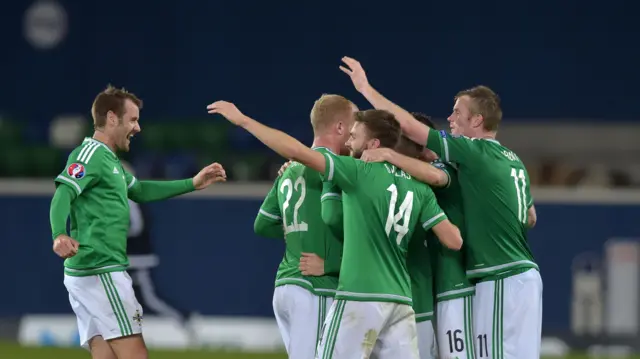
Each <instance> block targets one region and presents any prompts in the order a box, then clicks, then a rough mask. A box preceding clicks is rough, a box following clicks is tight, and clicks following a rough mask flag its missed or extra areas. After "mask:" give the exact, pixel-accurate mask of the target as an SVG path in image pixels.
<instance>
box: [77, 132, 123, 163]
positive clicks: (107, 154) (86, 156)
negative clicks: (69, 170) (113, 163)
mask: <svg viewBox="0 0 640 359" xmlns="http://www.w3.org/2000/svg"><path fill="white" fill-rule="evenodd" d="M109 158H115V154H114V153H113V151H111V149H110V148H109V147H108V146H107V145H105V144H104V143H102V142H100V141H96V140H94V139H92V138H89V137H87V138H85V139H84V141H82V143H81V144H80V145H78V147H76V148H74V149H73V151H71V153H70V154H69V158H68V162H69V163H80V164H82V165H97V164H100V163H103V162H104V161H105V160H106V159H109Z"/></svg>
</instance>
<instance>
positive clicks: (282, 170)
mask: <svg viewBox="0 0 640 359" xmlns="http://www.w3.org/2000/svg"><path fill="white" fill-rule="evenodd" d="M291 163H292V162H291V161H287V162H285V163H284V164H283V165H282V167H280V169H279V170H278V177H280V176H282V174H283V173H284V170H286V169H287V168H289V166H291Z"/></svg>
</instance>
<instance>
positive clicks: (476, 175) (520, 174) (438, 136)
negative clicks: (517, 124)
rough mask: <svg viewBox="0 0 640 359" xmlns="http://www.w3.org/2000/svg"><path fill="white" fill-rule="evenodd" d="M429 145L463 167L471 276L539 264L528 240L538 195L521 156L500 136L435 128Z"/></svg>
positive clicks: (461, 177) (504, 273) (490, 275)
mask: <svg viewBox="0 0 640 359" xmlns="http://www.w3.org/2000/svg"><path fill="white" fill-rule="evenodd" d="M427 147H428V148H429V149H430V150H432V151H434V152H435V153H437V154H438V155H439V156H440V158H442V160H443V161H445V162H448V163H452V164H453V165H454V166H456V167H457V169H458V180H459V181H460V188H461V190H462V196H463V198H464V201H463V203H464V215H465V223H466V235H467V238H465V239H466V241H465V245H466V249H467V250H466V269H467V276H468V277H469V278H493V277H495V276H509V275H511V273H513V272H514V271H521V270H526V269H528V268H536V269H538V265H537V264H536V263H535V261H534V259H533V254H532V253H531V249H530V248H529V244H528V243H527V227H526V224H527V211H528V209H529V208H530V207H531V206H532V205H533V198H532V197H531V192H530V190H529V189H530V182H529V175H528V173H527V170H526V168H525V166H524V164H523V163H522V161H520V158H519V157H518V156H517V155H516V154H515V153H513V151H511V150H509V149H508V148H506V147H504V146H502V145H501V144H500V143H499V142H498V141H496V140H493V139H480V138H468V137H464V136H454V135H450V134H448V133H446V132H445V131H439V132H438V131H433V130H431V131H429V139H428V143H427Z"/></svg>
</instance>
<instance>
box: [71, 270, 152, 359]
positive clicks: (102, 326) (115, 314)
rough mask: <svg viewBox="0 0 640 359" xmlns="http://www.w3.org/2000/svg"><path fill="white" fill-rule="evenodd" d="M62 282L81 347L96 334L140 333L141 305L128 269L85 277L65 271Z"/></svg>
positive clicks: (112, 335)
mask: <svg viewBox="0 0 640 359" xmlns="http://www.w3.org/2000/svg"><path fill="white" fill-rule="evenodd" d="M64 286H65V287H67V291H68V292H69V302H70V303H71V308H72V309H73V311H74V312H75V313H76V318H77V319H78V332H79V334H80V344H81V345H82V346H83V347H84V348H86V349H89V341H90V340H91V338H93V337H95V336H98V335H99V336H102V338H104V339H105V340H110V339H115V338H120V337H126V336H129V335H134V334H140V333H142V307H141V306H140V303H138V300H137V299H136V296H135V294H134V293H133V286H132V284H131V278H130V277H129V274H127V272H112V273H104V274H98V275H92V276H86V277H74V276H69V275H66V274H65V275H64Z"/></svg>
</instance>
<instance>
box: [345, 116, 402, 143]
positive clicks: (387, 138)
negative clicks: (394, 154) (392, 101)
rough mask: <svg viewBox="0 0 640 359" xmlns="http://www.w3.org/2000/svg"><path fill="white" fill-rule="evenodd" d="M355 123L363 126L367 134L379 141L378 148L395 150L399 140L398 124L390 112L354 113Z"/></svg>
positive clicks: (399, 130) (400, 130) (400, 132)
mask: <svg viewBox="0 0 640 359" xmlns="http://www.w3.org/2000/svg"><path fill="white" fill-rule="evenodd" d="M356 122H360V123H362V124H364V126H365V128H366V129H367V134H368V135H369V137H371V138H376V139H378V141H380V147H386V148H395V147H396V145H397V144H398V141H399V140H400V135H401V134H402V129H401V128H400V122H398V120H396V118H395V116H393V114H391V112H388V111H385V110H366V111H358V112H356Z"/></svg>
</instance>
